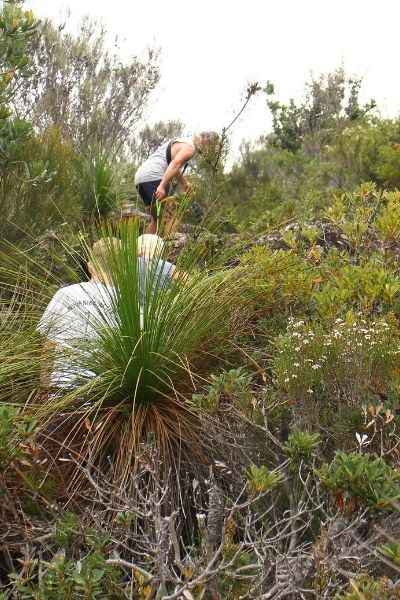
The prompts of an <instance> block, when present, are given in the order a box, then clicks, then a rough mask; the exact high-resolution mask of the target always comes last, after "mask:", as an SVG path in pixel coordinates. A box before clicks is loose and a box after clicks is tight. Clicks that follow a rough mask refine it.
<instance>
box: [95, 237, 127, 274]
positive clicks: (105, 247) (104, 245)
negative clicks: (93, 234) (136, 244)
mask: <svg viewBox="0 0 400 600" xmlns="http://www.w3.org/2000/svg"><path fill="white" fill-rule="evenodd" d="M120 248H121V240H119V239H118V238H114V237H112V238H101V239H100V240H97V242H95V243H94V244H93V246H92V255H93V258H94V261H95V263H96V265H97V266H98V267H100V269H101V270H102V271H105V272H107V262H108V261H107V255H109V253H110V252H113V251H115V250H119V249H120ZM88 264H89V266H90V267H91V268H92V269H93V268H94V266H93V264H92V262H90V261H89V263H88Z"/></svg>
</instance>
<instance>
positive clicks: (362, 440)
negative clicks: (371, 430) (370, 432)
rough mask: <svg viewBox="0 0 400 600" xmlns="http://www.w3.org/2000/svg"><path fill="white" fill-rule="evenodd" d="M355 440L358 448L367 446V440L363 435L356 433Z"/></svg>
mask: <svg viewBox="0 0 400 600" xmlns="http://www.w3.org/2000/svg"><path fill="white" fill-rule="evenodd" d="M356 438H357V442H358V444H359V446H360V447H361V446H365V444H369V438H368V436H367V435H365V434H363V435H360V434H359V433H356Z"/></svg>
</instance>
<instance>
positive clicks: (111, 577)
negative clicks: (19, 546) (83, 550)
mask: <svg viewBox="0 0 400 600" xmlns="http://www.w3.org/2000/svg"><path fill="white" fill-rule="evenodd" d="M43 567H45V568H44V569H43ZM41 569H43V572H41ZM10 579H11V582H12V587H13V589H14V590H15V591H16V593H17V594H18V597H19V598H24V600H36V599H37V598H39V597H40V598H41V599H42V600H69V599H70V598H85V600H107V599H108V598H114V599H115V600H119V599H121V600H122V599H123V598H126V595H125V592H124V584H123V581H122V578H121V575H120V573H119V572H118V571H117V570H116V569H115V567H113V566H111V565H108V564H106V561H105V559H104V557H103V555H102V554H101V553H100V552H93V553H90V554H88V555H87V556H85V557H82V558H81V559H80V560H78V561H74V560H68V559H66V558H65V555H64V553H63V552H59V553H58V554H56V555H55V556H54V558H53V559H52V560H51V561H49V562H47V563H44V564H41V565H40V568H39V563H38V561H37V560H31V561H26V563H25V568H24V574H23V575H20V574H17V573H12V574H11V575H10Z"/></svg>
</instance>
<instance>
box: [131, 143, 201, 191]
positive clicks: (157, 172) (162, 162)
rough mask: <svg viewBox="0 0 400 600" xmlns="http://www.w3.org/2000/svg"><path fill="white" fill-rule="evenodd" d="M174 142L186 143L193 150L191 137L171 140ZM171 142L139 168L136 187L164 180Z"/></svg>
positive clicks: (154, 153)
mask: <svg viewBox="0 0 400 600" xmlns="http://www.w3.org/2000/svg"><path fill="white" fill-rule="evenodd" d="M170 141H171V142H172V143H174V142H184V143H185V144H189V146H192V148H193V150H194V149H195V147H194V142H193V138H191V137H179V138H174V139H173V140H170ZM170 141H168V142H165V143H164V144H162V145H161V146H159V147H158V148H157V150H156V151H155V152H153V154H151V155H150V156H149V158H148V159H147V160H146V161H145V162H144V163H143V164H142V165H141V166H140V167H139V168H138V170H137V171H136V175H135V185H138V184H139V183H146V182H147V181H159V180H160V179H162V178H163V175H164V173H165V171H166V170H167V167H168V162H167V147H168V144H169V143H170Z"/></svg>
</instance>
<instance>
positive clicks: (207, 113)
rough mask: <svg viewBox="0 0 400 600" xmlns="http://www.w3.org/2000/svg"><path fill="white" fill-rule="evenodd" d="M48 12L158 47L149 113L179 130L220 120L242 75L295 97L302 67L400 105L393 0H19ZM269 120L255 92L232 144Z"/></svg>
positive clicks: (399, 108)
mask: <svg viewBox="0 0 400 600" xmlns="http://www.w3.org/2000/svg"><path fill="white" fill-rule="evenodd" d="M26 6H27V8H32V9H33V10H34V12H35V14H36V15H37V16H39V17H50V18H53V19H54V20H56V21H59V20H60V15H61V14H63V11H64V12H65V10H66V9H67V8H70V9H71V12H72V15H73V16H74V17H75V18H78V17H79V16H80V15H83V14H90V15H92V16H94V17H97V18H100V19H102V20H103V22H104V23H105V25H106V28H107V30H108V32H109V34H110V40H112V39H113V37H114V36H115V35H118V36H119V38H120V40H121V42H122V48H123V52H124V54H125V56H128V55H133V54H135V55H137V54H139V55H140V54H141V53H142V52H143V50H144V49H145V48H146V47H147V46H153V47H159V48H161V60H160V67H161V72H162V79H161V83H160V86H159V88H158V90H157V94H156V97H155V98H154V100H153V102H152V103H151V105H150V106H149V108H148V111H147V119H148V121H149V123H151V122H154V121H156V120H160V119H162V120H165V121H166V120H169V119H177V118H179V119H181V120H182V121H183V122H184V123H185V124H186V126H187V130H188V132H195V131H199V130H202V129H217V130H218V129H221V128H222V127H223V126H224V125H227V124H228V123H229V122H230V120H231V118H232V117H233V115H234V114H235V110H237V109H238V108H239V106H240V104H241V100H242V97H243V94H244V90H245V88H246V84H247V83H248V82H249V81H258V82H259V83H260V84H261V85H262V86H264V85H265V83H266V81H267V80H270V81H272V82H273V83H274V84H275V90H276V98H277V99H279V100H283V101H287V100H288V99H289V98H290V97H291V96H293V97H294V98H296V99H298V100H300V98H301V95H302V91H303V84H304V82H305V81H306V80H308V79H309V76H310V72H311V71H313V72H314V73H316V74H318V73H320V72H328V71H330V70H334V69H335V68H336V67H338V66H339V65H340V63H341V62H342V61H343V64H344V66H345V69H346V71H347V73H348V74H349V75H351V74H357V75H360V76H362V77H363V78H364V85H363V98H364V99H365V100H368V99H370V98H371V97H374V98H375V99H376V100H377V101H378V104H379V106H380V108H381V112H382V114H383V115H385V116H386V115H388V116H396V115H398V114H399V112H400V83H399V79H398V69H397V67H398V64H399V48H400V46H399V39H398V38H399V33H398V24H399V17H400V3H398V2H397V0H380V1H379V2H376V1H371V0H324V1H321V0H273V1H272V0H270V1H268V0H264V1H262V0H247V1H245V2H244V1H242V2H239V1H236V2H235V1H232V0H199V1H197V2H190V0H186V1H184V0H139V1H138V0H131V1H127V0H111V1H110V0H26ZM269 128H270V119H269V115H268V110H267V108H266V104H265V95H264V94H262V93H260V94H259V97H257V98H254V99H253V101H252V103H251V104H250V105H249V107H248V109H247V110H246V112H245V113H244V115H243V117H242V118H241V120H240V121H239V122H238V123H237V124H236V125H235V128H234V131H233V139H232V144H233V148H234V149H237V148H238V146H239V143H240V141H241V140H242V139H243V138H251V139H256V138H257V137H258V136H259V135H260V134H261V133H263V132H265V131H267V130H268V129H269Z"/></svg>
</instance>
